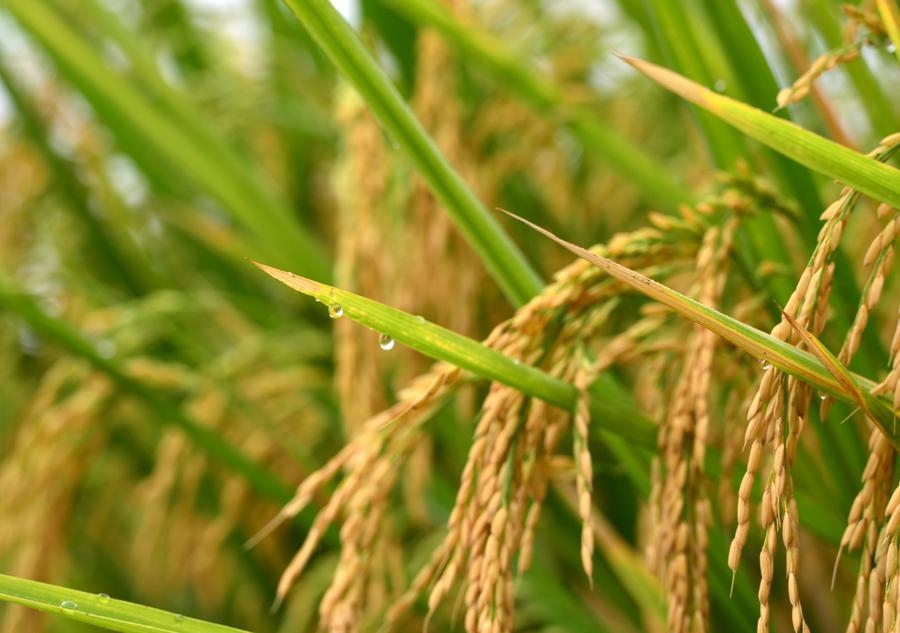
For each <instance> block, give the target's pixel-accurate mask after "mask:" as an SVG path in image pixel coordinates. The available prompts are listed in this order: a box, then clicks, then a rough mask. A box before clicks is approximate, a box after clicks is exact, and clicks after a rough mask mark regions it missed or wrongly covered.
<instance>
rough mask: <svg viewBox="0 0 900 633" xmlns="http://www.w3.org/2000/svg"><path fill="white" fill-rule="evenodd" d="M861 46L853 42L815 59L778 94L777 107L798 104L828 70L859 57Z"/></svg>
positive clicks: (860, 43) (861, 44)
mask: <svg viewBox="0 0 900 633" xmlns="http://www.w3.org/2000/svg"><path fill="white" fill-rule="evenodd" d="M863 44H864V42H862V41H860V42H855V43H853V44H848V45H846V46H842V47H841V48H839V49H837V50H835V51H830V52H828V53H825V54H823V55H820V56H819V57H817V58H816V59H815V60H814V61H813V63H812V65H810V67H809V69H807V71H806V72H805V73H803V74H802V75H800V77H799V78H797V79H796V80H795V81H794V83H793V84H791V85H790V86H788V87H787V88H782V89H781V90H780V91H779V92H778V96H777V97H776V98H775V101H776V102H777V103H778V107H779V108H784V107H786V106H788V105H790V104H792V103H799V102H800V101H802V100H803V99H804V98H805V97H806V95H808V94H809V91H810V89H811V88H812V85H813V82H815V81H816V79H818V78H819V77H821V76H822V75H824V74H825V73H826V72H828V71H829V70H832V69H834V68H836V67H837V66H838V65H840V64H847V63H849V62H852V61H853V60H855V59H856V58H857V57H859V54H860V49H861V48H862V46H863Z"/></svg>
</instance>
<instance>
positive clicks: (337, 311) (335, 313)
mask: <svg viewBox="0 0 900 633" xmlns="http://www.w3.org/2000/svg"><path fill="white" fill-rule="evenodd" d="M328 316H330V317H331V318H332V319H340V318H341V317H342V316H344V308H342V307H341V306H339V305H338V304H336V303H332V304H331V305H330V306H328Z"/></svg>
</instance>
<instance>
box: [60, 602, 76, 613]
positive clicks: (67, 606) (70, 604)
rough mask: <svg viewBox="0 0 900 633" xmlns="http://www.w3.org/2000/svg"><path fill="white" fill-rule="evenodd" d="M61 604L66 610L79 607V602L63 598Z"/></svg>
mask: <svg viewBox="0 0 900 633" xmlns="http://www.w3.org/2000/svg"><path fill="white" fill-rule="evenodd" d="M59 606H60V607H62V608H63V609H65V610H66V611H75V610H76V609H77V608H78V603H77V602H72V601H71V600H63V601H62V602H60V603H59Z"/></svg>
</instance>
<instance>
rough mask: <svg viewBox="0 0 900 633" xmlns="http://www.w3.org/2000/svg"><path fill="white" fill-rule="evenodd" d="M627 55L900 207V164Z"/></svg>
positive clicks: (733, 120)
mask: <svg viewBox="0 0 900 633" xmlns="http://www.w3.org/2000/svg"><path fill="white" fill-rule="evenodd" d="M623 59H624V60H625V61H626V62H628V63H629V64H631V65H632V66H634V67H635V68H637V69H638V70H639V71H640V72H642V73H644V74H645V75H647V76H648V77H650V78H651V79H653V80H654V81H656V82H657V83H659V84H660V85H662V86H663V87H664V88H666V89H668V90H671V91H672V92H674V93H675V94H677V95H679V96H681V97H683V98H684V99H687V100H688V101H690V102H691V103H693V104H695V105H697V106H699V107H701V108H703V109H704V110H707V111H709V112H711V113H712V114H714V115H716V116H717V117H719V118H720V119H722V120H723V121H726V122H727V123H730V124H731V125H733V126H734V127H736V128H737V129H739V130H741V131H742V132H744V133H745V134H746V135H747V136H749V137H751V138H753V139H755V140H757V141H759V142H760V143H763V144H765V145H768V146H769V147H771V148H772V149H774V150H776V151H778V152H780V153H782V154H784V155H785V156H787V157H789V158H792V159H794V160H795V161H797V162H798V163H800V164H801V165H805V166H806V167H809V168H810V169H812V170H813V171H816V172H819V173H821V174H824V175H826V176H829V177H831V178H835V179H837V180H839V181H841V182H843V183H844V184H846V185H848V186H850V187H853V188H854V189H856V190H858V191H860V192H862V193H864V194H866V195H868V196H871V197H873V198H875V199H876V200H880V201H882V202H886V203H887V204H890V205H891V206H894V207H900V169H896V168H895V167H891V166H890V165H885V164H884V163H881V162H879V161H877V160H875V159H872V158H869V157H868V156H864V155H863V154H860V153H859V152H856V151H853V150H852V149H849V148H847V147H844V146H843V145H839V144H838V143H835V142H833V141H829V140H828V139H826V138H823V137H821V136H818V135H817V134H813V133H812V132H810V131H808V130H805V129H803V128H801V127H800V126H798V125H796V124H794V123H791V122H789V121H785V120H784V119H780V118H778V117H776V116H773V115H771V114H769V113H767V112H763V111H762V110H759V109H757V108H754V107H753V106H749V105H747V104H746V103H741V102H740V101H736V100H735V99H731V98H730V97H726V96H725V95H720V94H717V93H716V92H713V91H712V90H708V89H707V88H704V87H703V86H701V85H700V84H698V83H695V82H693V81H691V80H690V79H686V78H685V77H682V76H681V75H679V74H678V73H674V72H672V71H671V70H668V69H666V68H662V67H661V66H657V65H655V64H651V63H650V62H646V61H643V60H640V59H635V58H633V57H623Z"/></svg>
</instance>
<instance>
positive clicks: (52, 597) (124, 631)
mask: <svg viewBox="0 0 900 633" xmlns="http://www.w3.org/2000/svg"><path fill="white" fill-rule="evenodd" d="M0 601H3V602H10V603H13V604H19V605H22V606H25V607H29V608H31V609H36V610H38V611H44V612H46V613H52V614H54V615H59V616H62V617H65V618H67V619H70V620H76V621H78V622H84V623H86V624H92V625H94V626H98V627H100V628H102V629H107V630H110V631H120V632H121V633H155V632H164V631H184V632H185V633H247V632H246V631H243V630H242V629H236V628H234V627H230V626H225V625H223V624H215V623H213V622H207V621H205V620H197V619H195V618H189V617H185V616H183V615H181V614H177V613H172V612H170V611H163V610H162V609H156V608H153V607H148V606H145V605H142V604H136V603H134V602H126V601H125V600H116V599H115V598H110V597H108V596H102V595H98V594H91V593H87V592H84V591H79V590H77V589H70V588H68V587H60V586H58V585H51V584H48V583H43V582H37V581H35V580H28V579H26V578H18V577H16V576H7V575H5V574H0ZM64 604H66V606H63V605H64ZM72 605H74V607H73V606H72Z"/></svg>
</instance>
